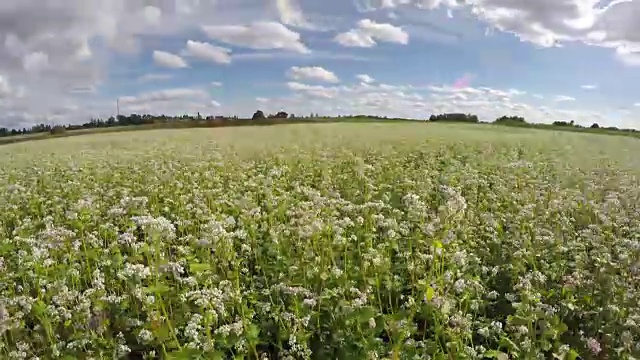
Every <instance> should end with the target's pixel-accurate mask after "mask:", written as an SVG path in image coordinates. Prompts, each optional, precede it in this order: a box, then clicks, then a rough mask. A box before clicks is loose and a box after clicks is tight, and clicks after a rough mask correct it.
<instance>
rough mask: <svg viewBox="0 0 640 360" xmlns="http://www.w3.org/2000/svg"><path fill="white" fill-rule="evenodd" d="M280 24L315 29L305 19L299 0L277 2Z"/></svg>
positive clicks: (280, 0) (277, 0) (279, 0)
mask: <svg viewBox="0 0 640 360" xmlns="http://www.w3.org/2000/svg"><path fill="white" fill-rule="evenodd" d="M275 4H276V8H277V9H278V15H279V17H280V22H282V23H283V24H285V25H290V26H297V27H301V28H313V26H312V25H311V23H309V21H308V20H307V19H306V18H305V16H304V14H303V13H302V8H301V7H300V2H299V1H298V0H275Z"/></svg>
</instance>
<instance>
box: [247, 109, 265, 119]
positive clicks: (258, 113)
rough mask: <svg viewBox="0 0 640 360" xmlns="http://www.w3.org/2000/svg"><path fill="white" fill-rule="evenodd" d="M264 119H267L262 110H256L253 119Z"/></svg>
mask: <svg viewBox="0 0 640 360" xmlns="http://www.w3.org/2000/svg"><path fill="white" fill-rule="evenodd" d="M262 119H266V117H265V116H264V113H263V112H262V110H258V111H256V112H255V113H254V114H253V116H252V117H251V120H262Z"/></svg>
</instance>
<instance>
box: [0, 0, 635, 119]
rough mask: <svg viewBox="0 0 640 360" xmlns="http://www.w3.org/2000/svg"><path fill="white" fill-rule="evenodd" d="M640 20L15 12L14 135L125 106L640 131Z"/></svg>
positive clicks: (29, 7)
mask: <svg viewBox="0 0 640 360" xmlns="http://www.w3.org/2000/svg"><path fill="white" fill-rule="evenodd" d="M639 13H640V4H639V2H638V1H635V2H634V1H627V0H617V1H598V0H536V1H531V0H511V1H505V0H466V1H456V0H323V1H317V0H156V1H154V0H128V1H125V0H102V1H98V0H52V1H49V2H47V3H46V4H42V2H40V1H37V0H7V1H5V2H3V3H2V5H0V40H2V41H0V112H1V113H2V114H3V118H0V126H8V127H14V126H28V125H29V124H34V123H40V122H52V123H70V122H84V121H86V120H88V119H89V118H91V117H98V116H100V117H108V116H110V115H113V114H114V113H115V111H116V107H115V103H116V100H117V99H119V102H120V109H121V112H123V113H129V112H138V113H156V114H161V113H164V114H183V113H190V114H195V113H198V112H200V113H201V114H203V115H209V114H211V115H218V114H223V115H232V114H237V115H239V116H250V115H251V114H252V113H253V112H254V111H255V110H257V109H262V110H263V111H265V112H267V113H269V112H276V111H279V110H281V109H284V110H286V111H288V112H293V113H297V114H300V113H302V114H308V113H311V112H313V113H320V114H326V115H337V114H375V115H387V116H402V117H414V118H425V117H428V116H429V115H430V114H432V113H441V112H467V113H475V114H478V115H479V116H480V117H481V118H482V119H484V120H493V119H495V118H496V117H498V116H501V115H520V116H524V117H526V118H527V119H528V120H529V121H532V122H551V121H554V120H575V121H576V122H578V123H581V124H584V125H590V124H591V123H593V122H598V123H600V124H604V125H610V126H619V127H634V128H640V124H639V123H638V120H637V119H638V115H640V95H638V94H639V91H638V90H640V85H639V84H640V46H639V45H640V23H639V22H637V21H635V20H634V19H635V18H634V15H633V14H639ZM42 14H47V16H46V21H43V20H42V19H43V17H42V16H41V15H42ZM636 17H637V16H636Z"/></svg>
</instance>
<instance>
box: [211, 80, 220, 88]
mask: <svg viewBox="0 0 640 360" xmlns="http://www.w3.org/2000/svg"><path fill="white" fill-rule="evenodd" d="M211 86H213V87H222V83H221V82H220V81H212V82H211Z"/></svg>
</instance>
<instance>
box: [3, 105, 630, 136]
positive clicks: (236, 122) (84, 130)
mask: <svg viewBox="0 0 640 360" xmlns="http://www.w3.org/2000/svg"><path fill="white" fill-rule="evenodd" d="M428 120H429V122H449V123H477V124H480V123H483V122H480V121H479V119H478V116H477V115H473V114H461V113H449V114H439V115H431V116H430V117H429V119H428ZM285 121H286V122H287V123H299V122H305V123H309V122H319V121H321V122H353V121H419V120H416V119H406V118H389V117H386V116H375V115H347V116H341V115H338V116H337V117H324V116H320V115H318V114H317V113H316V114H313V113H311V114H309V115H308V116H307V117H304V116H303V117H298V116H296V115H295V114H290V115H289V114H288V113H287V112H285V111H279V112H277V113H276V114H269V115H265V113H264V112H263V111H262V110H257V111H256V112H255V113H254V114H253V116H252V117H251V119H241V118H238V116H235V115H234V116H220V115H218V116H211V115H209V116H206V117H203V116H202V115H200V113H198V114H197V116H189V115H183V116H173V117H172V116H165V115H149V114H145V115H138V114H131V115H128V116H125V115H119V116H118V117H117V118H116V117H110V118H108V119H107V120H103V119H91V120H90V121H89V122H87V123H84V124H80V125H46V124H39V125H35V126H33V127H31V128H29V129H27V128H23V129H7V128H0V139H1V140H0V144H7V143H14V142H21V141H26V140H34V139H46V138H49V137H51V136H54V137H61V136H74V135H83V134H88V133H91V132H92V131H90V130H92V129H93V130H96V129H97V130H100V131H101V132H103V131H123V130H125V129H126V128H127V127H131V126H135V127H136V128H137V129H138V130H143V129H160V128H162V129H166V128H189V127H221V126H244V125H276V124H282V123H284V122H285ZM494 124H497V125H506V126H518V127H529V128H538V129H555V130H564V131H588V132H599V133H604V134H612V135H632V136H637V134H638V131H637V130H635V129H618V128H616V127H605V128H603V127H600V126H599V125H598V124H597V123H594V124H593V125H591V126H590V127H589V128H585V127H583V126H581V125H579V124H575V122H574V121H573V120H571V121H568V122H567V121H555V122H554V123H553V124H541V123H528V122H527V121H526V120H525V119H524V118H523V117H520V116H501V117H499V118H498V119H496V120H495V122H494ZM109 129H111V130H109ZM9 137H10V138H9ZM3 138H4V139H3ZM7 138H9V139H7Z"/></svg>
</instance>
